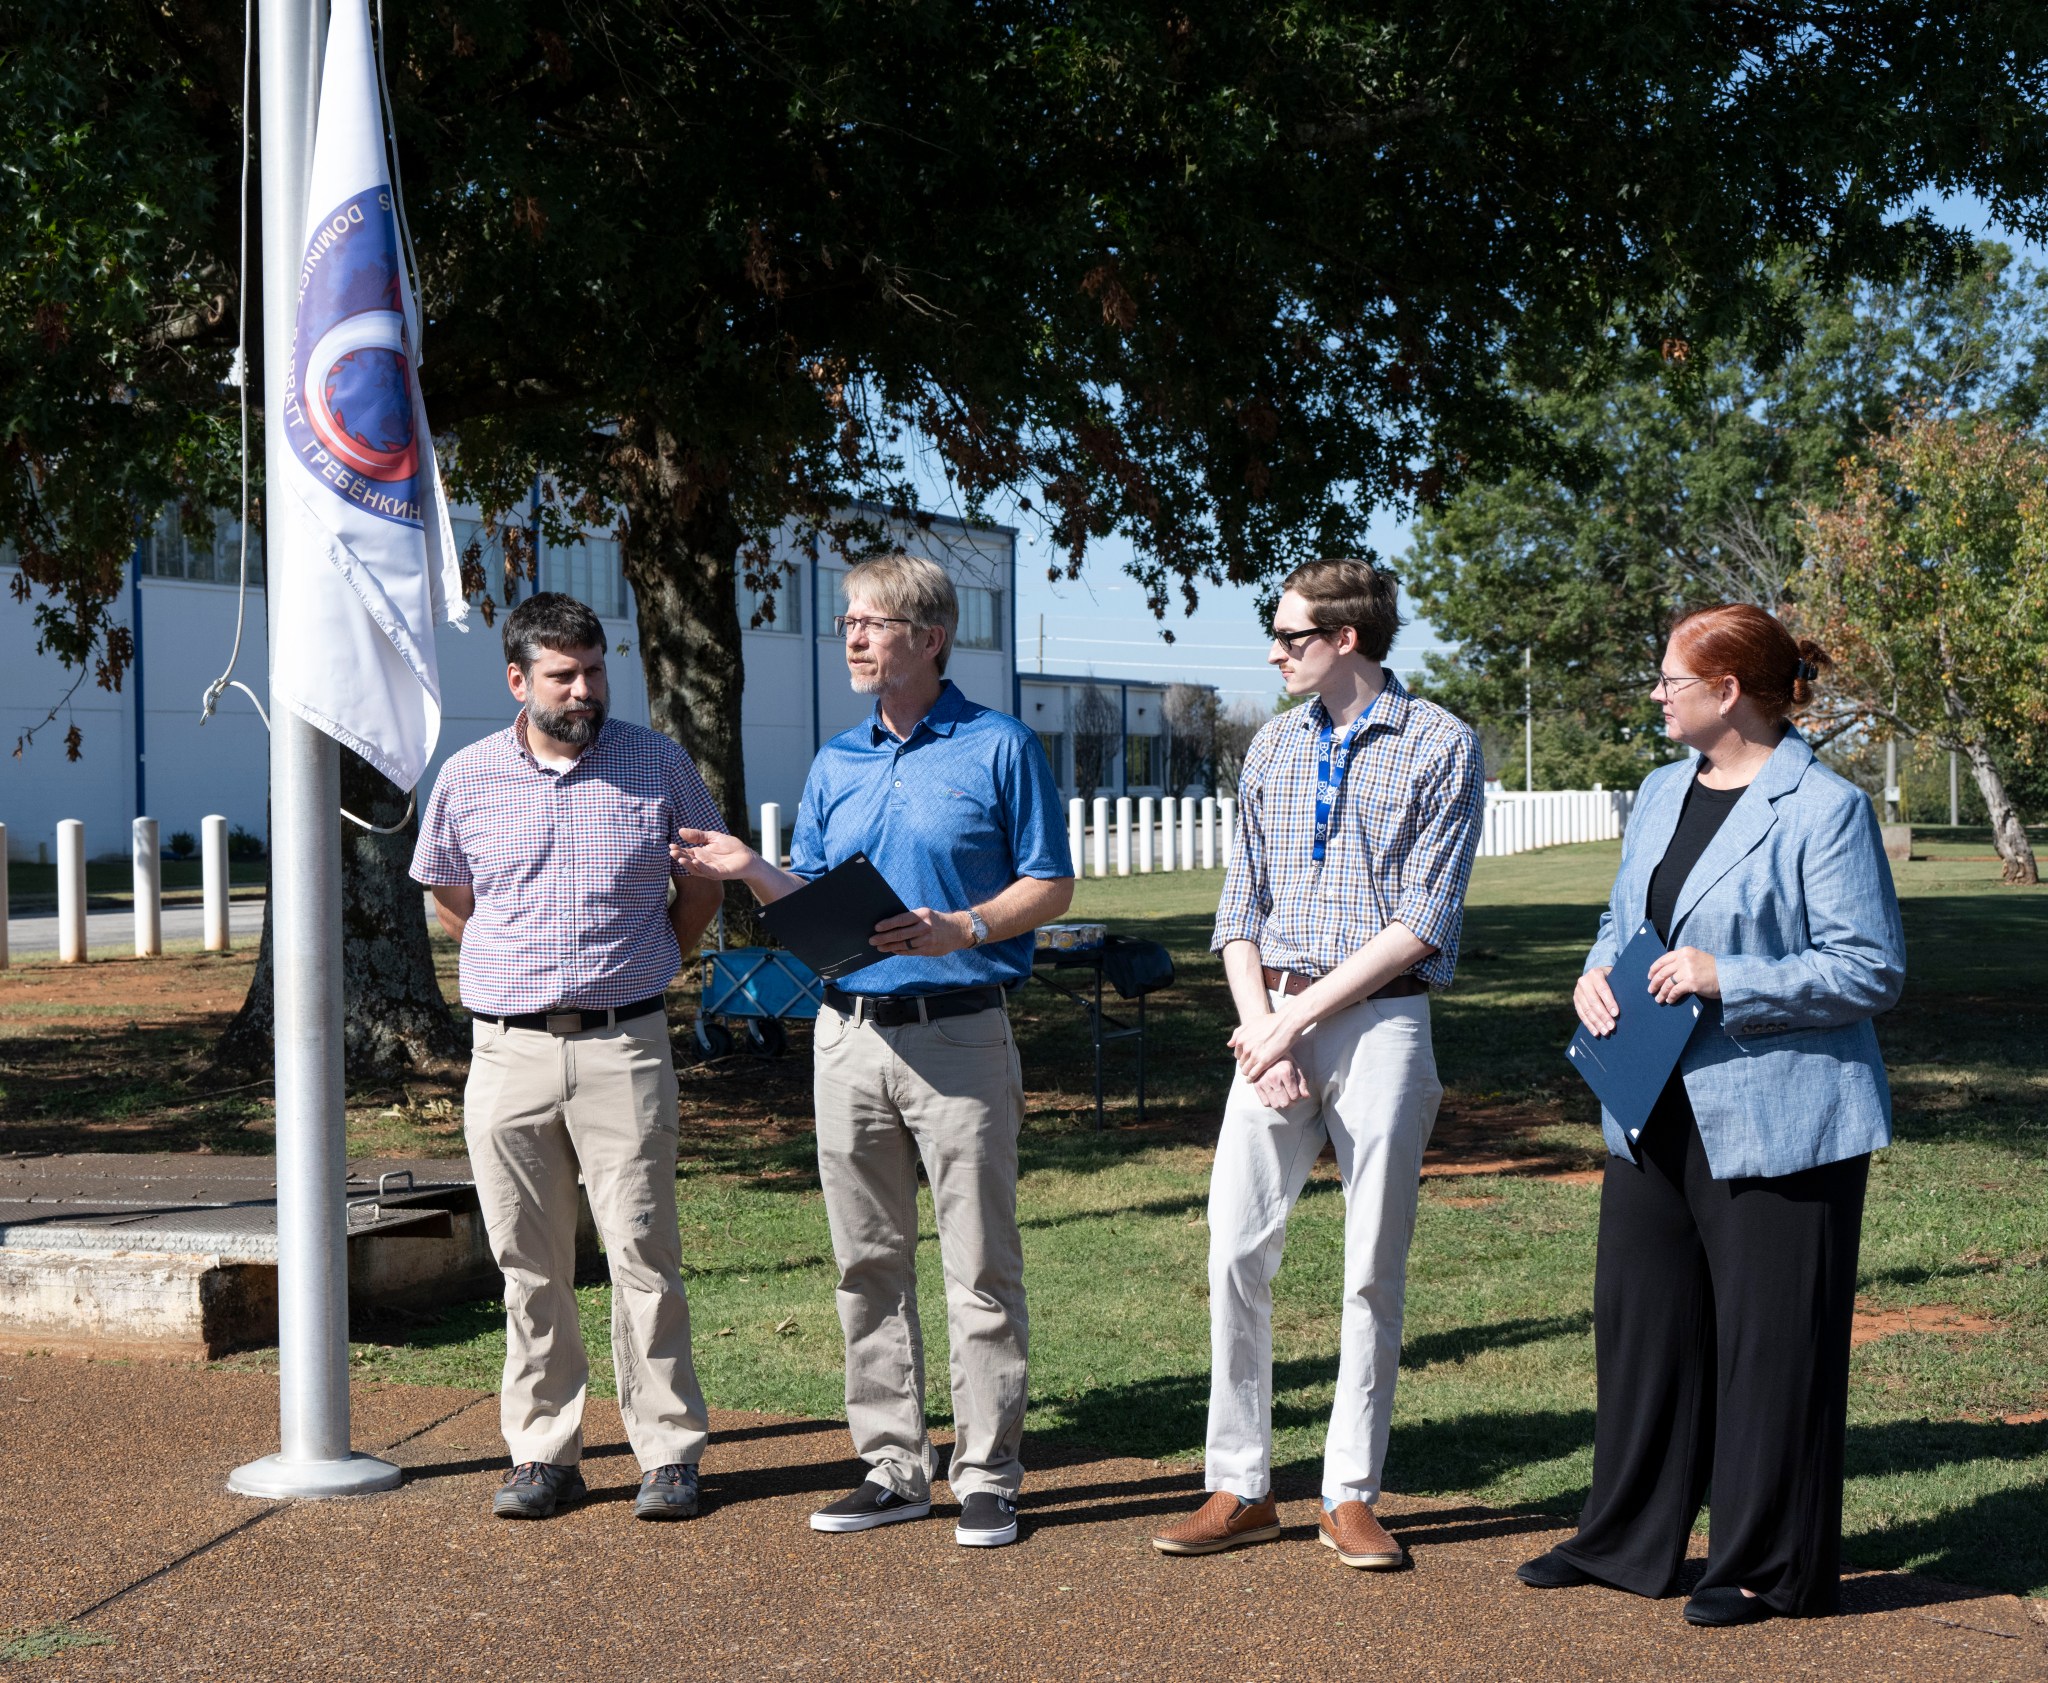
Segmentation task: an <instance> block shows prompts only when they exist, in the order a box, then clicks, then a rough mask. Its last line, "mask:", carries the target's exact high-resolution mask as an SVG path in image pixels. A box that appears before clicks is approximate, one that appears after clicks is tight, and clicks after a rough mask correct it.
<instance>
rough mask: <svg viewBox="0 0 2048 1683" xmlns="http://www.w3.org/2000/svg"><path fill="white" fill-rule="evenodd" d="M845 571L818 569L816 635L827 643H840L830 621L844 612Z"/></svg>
mask: <svg viewBox="0 0 2048 1683" xmlns="http://www.w3.org/2000/svg"><path fill="white" fill-rule="evenodd" d="M845 583H846V569H845V568H844V567H827V566H824V565H822V564H821V565H820V566H819V568H818V635H819V637H821V638H823V639H824V640H826V641H828V642H833V643H837V642H839V641H841V639H840V636H839V634H838V633H837V632H836V631H834V630H833V629H832V621H833V620H834V619H835V618H836V617H837V616H838V615H840V614H843V613H845V612H846V592H845V590H844V588H843V587H844V585H845Z"/></svg>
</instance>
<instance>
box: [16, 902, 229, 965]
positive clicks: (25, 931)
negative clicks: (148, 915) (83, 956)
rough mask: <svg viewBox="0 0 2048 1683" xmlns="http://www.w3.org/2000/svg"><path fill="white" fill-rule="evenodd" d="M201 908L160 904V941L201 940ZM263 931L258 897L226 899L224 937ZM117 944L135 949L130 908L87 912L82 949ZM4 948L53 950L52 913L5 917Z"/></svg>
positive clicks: (31, 952) (35, 952)
mask: <svg viewBox="0 0 2048 1683" xmlns="http://www.w3.org/2000/svg"><path fill="white" fill-rule="evenodd" d="M205 915H206V913H205V908H204V907H202V906H199V905H197V904H192V905H179V904H172V905H168V906H166V907H164V911H163V920H164V929H163V934H164V944H165V945H166V946H169V945H170V944H171V943H172V942H173V941H201V940H204V939H205V938H206V925H205V923H204V921H203V920H204V918H205ZM262 933H263V902H262V900H261V899H253V900H230V901H229V902H228V938H229V940H231V941H233V942H234V943H235V945H237V946H240V945H242V944H243V943H244V942H252V941H255V940H256V939H257V938H258V937H259V936H261V935H262ZM106 947H117V948H119V949H120V950H121V951H123V952H133V951H134V950H135V914H134V913H133V912H132V911H125V910H124V911H118V912H87V913H86V914H85V950H86V951H87V952H88V953H93V952H98V951H100V950H101V949H102V948H106ZM7 950H8V955H9V956H10V957H12V958H40V957H42V956H43V955H44V954H46V953H53V952H55V951H56V950H57V920H56V918H55V917H54V916H52V917H11V918H9V919H8V920H7Z"/></svg>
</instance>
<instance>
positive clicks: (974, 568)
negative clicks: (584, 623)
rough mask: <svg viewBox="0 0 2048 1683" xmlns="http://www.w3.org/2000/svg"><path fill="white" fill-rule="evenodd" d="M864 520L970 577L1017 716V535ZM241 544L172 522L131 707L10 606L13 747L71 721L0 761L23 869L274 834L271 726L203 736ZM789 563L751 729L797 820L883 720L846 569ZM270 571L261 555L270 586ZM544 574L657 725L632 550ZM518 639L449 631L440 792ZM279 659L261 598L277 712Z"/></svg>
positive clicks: (988, 683)
mask: <svg viewBox="0 0 2048 1683" xmlns="http://www.w3.org/2000/svg"><path fill="white" fill-rule="evenodd" d="M861 512H862V513H863V514H865V515H866V517H867V518H868V519H869V520H871V521H873V522H875V523H877V524H879V525H882V526H884V527H889V526H892V525H894V526H895V528H896V536H897V538H898V539H899V541H900V542H901V544H902V546H903V547H904V548H905V549H907V550H909V551H911V552H912V553H917V554H925V555H929V556H931V557H932V559H934V560H936V561H938V562H939V563H940V564H941V565H942V566H944V567H945V568H946V569H947V571H948V572H950V573H951V574H952V575H953V577H954V580H955V583H956V586H957V587H958V589H959V591H960V597H961V619H960V635H959V642H958V646H957V647H956V649H955V651H954V654H953V658H952V662H951V665H950V667H949V668H948V671H949V675H950V676H951V677H952V678H953V679H954V680H955V681H956V682H957V683H958V684H959V685H960V687H961V689H963V690H964V691H965V692H966V693H967V694H968V695H969V696H971V697H972V698H973V699H975V700H977V701H980V702H983V703H985V704H987V705H989V706H992V707H1000V708H1002V709H1003V710H1005V711H1006V712H1007V711H1014V710H1016V708H1017V706H1018V698H1017V686H1016V672H1015V661H1014V658H1013V654H1012V649H1013V635H1012V634H1013V631H1014V612H1015V603H1016V533H1015V532H1014V531H1012V530H1010V529H1009V528H1006V527H985V526H983V527H969V526H968V525H966V524H965V523H964V522H961V521H958V520H952V519H948V518H946V517H944V516H938V515H934V516H931V517H929V520H928V523H927V522H920V523H917V524H899V523H892V522H890V521H889V520H888V519H887V518H886V517H885V516H884V515H883V514H882V512H881V511H879V510H876V509H863V510H862V511H861ZM456 528H457V537H458V538H459V539H460V540H461V541H462V542H464V543H465V544H467V542H468V541H469V539H470V538H472V537H474V536H476V535H478V533H479V532H480V529H481V522H480V520H479V519H478V518H477V514H476V511H475V510H474V509H469V510H457V519H456ZM238 544H239V538H238V534H237V531H236V527H235V524H234V522H233V521H232V520H225V519H224V520H222V521H221V522H220V524H219V528H218V532H217V535H216V538H215V541H214V543H213V545H212V547H211V549H210V550H208V549H201V548H200V547H199V546H196V545H193V544H190V543H188V542H187V541H186V540H185V539H184V538H183V537H182V536H181V535H180V533H179V532H178V530H177V528H176V525H175V523H174V522H170V521H165V522H161V523H160V524H159V526H158V528H157V530H156V531H155V532H154V533H152V535H151V536H150V537H149V538H148V539H146V540H145V541H144V542H143V544H141V545H140V546H139V547H138V549H137V553H136V556H135V559H134V561H133V562H132V563H131V566H130V581H129V588H128V590H127V593H126V597H125V600H124V602H123V603H122V605H121V609H120V612H119V615H118V618H119V620H120V622H121V623H122V624H124V625H127V626H128V627H130V628H131V629H132V631H133V632H134V636H135V647H136V659H135V664H134V666H133V667H132V668H131V669H130V670H129V672H128V674H127V677H126V678H125V680H124V681H123V684H122V687H121V689H120V691H119V692H118V693H110V692H108V691H106V690H103V689H100V688H99V687H98V686H97V685H96V684H95V683H94V682H93V679H92V677H91V675H90V674H88V675H87V676H86V677H85V678H84V680H83V681H82V682H76V680H77V679H78V674H77V673H75V672H66V671H65V670H64V668H63V667H62V666H61V665H60V664H59V663H58V662H57V660H56V658H55V657H54V656H49V655H38V654H37V653H36V631H35V624H34V620H33V617H32V615H31V613H30V610H29V609H28V608H26V607H24V606H21V605H19V604H17V603H15V602H13V601H12V600H11V598H9V599H7V600H4V601H0V728H4V730H5V732H6V741H5V743H4V746H5V747H7V748H9V749H11V748H12V746H13V741H14V738H16V737H17V736H19V735H20V734H21V733H22V732H24V731H26V730H28V729H30V728H32V727H35V726H36V725H37V724H38V722H39V721H41V720H43V719H44V718H45V716H46V715H48V714H49V713H50V712H51V710H52V708H53V707H54V708H55V709H56V714H57V716H56V718H55V720H54V721H53V722H51V723H50V724H48V725H46V726H44V727H43V728H42V729H41V730H39V731H38V732H37V735H36V738H35V741H34V743H33V744H32V745H31V746H29V747H27V748H26V749H25V750H24V751H23V752H22V753H21V755H20V756H19V757H18V758H6V759H0V823H4V824H5V825H6V826H7V846H8V852H9V854H10V855H11V856H12V857H14V858H16V859H36V858H38V857H42V858H49V857H52V856H53V850H54V843H55V839H56V827H57V822H58V820H59V819H64V818H77V819H82V820H83V821H84V823H85V843H86V852H87V854H88V855H89V856H93V857H98V856H101V855H107V854H118V855H121V856H122V857H126V855H127V852H128V834H129V823H130V821H131V820H132V819H134V818H135V817H136V816H138V815H143V816H148V817H152V818H155V819H156V820H157V821H158V823H159V825H160V826H161V834H162V836H163V839H164V841H165V843H166V844H168V843H169V841H170V838H171V837H172V836H173V835H174V834H176V833H177V832H179V831H181V830H182V831H188V832H190V833H191V834H193V835H194V836H196V835H197V834H198V833H199V821H200V819H201V818H202V817H203V816H204V815H205V814H207V813H210V812H218V813H222V814H224V815H225V816H226V817H227V819H228V821H229V823H230V824H232V825H238V826H240V827H242V828H244V829H247V830H249V831H251V832H253V833H255V834H257V835H265V834H267V832H268V828H269V824H268V814H267V810H266V804H267V799H268V788H269V749H268V744H267V741H266V739H265V733H264V727H263V724H262V722H261V720H260V719H259V718H258V717H257V714H256V710H255V708H254V707H253V706H252V705H251V704H250V702H249V700H248V698H247V697H246V696H243V695H241V694H240V693H238V692H236V691H233V690H230V691H229V692H228V693H227V695H226V696H225V698H224V699H223V700H222V702H221V705H220V708H219V710H218V711H217V712H216V713H215V715H214V717H213V719H212V720H211V721H210V722H209V723H208V724H207V725H206V726H205V728H204V729H202V728H201V727H200V723H199V704H200V696H201V694H202V692H203V691H204V690H205V688H206V686H207V685H208V684H209V683H211V682H212V681H213V679H214V678H215V677H216V676H217V675H218V674H219V672H220V670H221V668H222V667H223V666H224V665H226V663H227V658H228V651H229V649H230V647H231V646H232V644H233V642H234V636H235V596H236V590H235V578H236V571H237V567H236V556H237V551H238ZM774 554H775V556H776V558H777V559H778V560H781V561H783V562H784V563H786V564H788V565H789V566H791V567H792V568H793V571H791V572H790V574H789V575H788V576H787V577H786V579H785V581H784V583H783V587H782V589H781V591H780V593H779V595H778V596H777V598H776V601H775V608H774V613H773V615H772V618H765V617H764V623H762V624H761V625H760V626H759V627H756V628H751V629H743V630H742V632H741V637H740V652H741V657H742V659H743V660H744V661H745V663H746V691H745V696H744V700H743V703H742V712H741V726H742V731H743V735H744V745H745V753H746V767H747V797H748V800H749V802H750V803H752V804H753V805H754V807H755V809H756V811H757V812H758V809H759V804H760V803H761V802H762V801H771V800H772V801H779V802H781V803H782V807H783V810H784V812H785V814H787V815H791V816H793V815H794V813H795V810H796V804H797V798H798V796H799V794H800V793H801V791H802V789H803V780H804V773H805V771H806V770H807V769H808V768H809V766H810V763H811V758H812V756H813V755H814V754H815V753H816V752H817V749H818V747H819V745H820V744H822V743H823V742H824V741H825V740H826V738H828V737H830V736H832V735H834V734H836V733H837V732H839V731H841V730H844V729H845V728H846V727H847V726H848V725H850V724H853V723H854V722H855V721H856V720H858V719H859V718H861V717H862V716H863V715H864V714H866V712H867V711H868V709H869V707H870V706H872V703H871V702H869V701H868V700H866V699H865V698H863V697H860V696H856V695H854V694H853V692H852V690H851V688H850V687H849V686H848V684H847V681H846V667H845V663H844V661H843V659H842V657H841V654H840V642H839V639H837V638H835V637H834V636H833V635H832V616H833V615H834V614H836V613H838V612H839V611H840V606H839V599H838V580H839V578H840V576H841V575H843V574H844V572H845V570H846V565H847V563H846V561H845V559H844V558H843V557H842V556H840V555H839V554H838V553H837V552H836V551H834V550H830V549H827V550H825V551H823V552H822V553H820V554H816V555H814V554H811V553H809V552H808V551H806V550H804V549H801V548H800V547H799V546H798V545H797V544H796V543H795V541H794V538H793V536H792V535H791V533H789V532H787V531H786V532H785V533H783V534H782V535H781V536H780V537H778V539H777V541H776V544H775V548H774ZM486 565H487V569H488V570H490V571H491V573H492V577H493V581H494V583H495V581H496V580H497V579H498V578H501V577H502V568H501V567H499V566H497V565H496V564H495V563H493V562H491V561H489V560H488V559H487V562H486ZM260 568H261V557H260V554H258V555H257V557H256V567H255V570H254V579H255V580H258V581H260V578H261V571H260ZM12 571H13V569H12V567H11V557H10V556H9V555H8V554H7V553H6V552H5V551H4V549H0V591H4V590H5V589H6V587H7V586H8V585H9V584H10V583H11V582H12V576H11V575H12ZM539 571H540V579H539V584H540V587H541V588H543V589H548V590H562V591H566V592H568V593H569V594H571V595H574V596H576V597H579V598H580V599H581V600H583V601H585V602H588V603H589V604H590V606H591V607H592V608H593V609H595V610H596V611H597V613H598V615H599V617H600V618H601V619H602V620H603V621H604V624H605V630H606V633H607V635H608V637H609V638H610V642H611V647H612V650H613V656H612V660H611V686H612V711H613V712H614V713H615V714H616V715H617V716H618V717H620V718H623V719H630V720H633V721H636V722H638V723H642V724H644V723H646V722H647V717H648V712H647V689H646V683H645V679H644V678H643V676H642V671H641V665H640V659H639V651H638V642H639V637H638V632H637V629H636V627H635V625H634V620H633V611H632V601H631V592H630V591H629V590H628V588H627V586H626V582H625V579H624V576H623V575H622V573H621V572H620V567H619V549H618V543H617V540H616V539H614V538H612V537H610V536H597V535H593V536H589V537H587V538H586V539H585V540H584V541H583V542H581V543H577V544H570V545H554V544H546V545H543V546H542V551H541V556H540V569H539ZM741 594H742V597H743V598H745V599H743V600H742V601H741V603H740V623H741V625H742V627H747V626H748V624H749V621H751V620H752V619H754V618H756V617H757V609H759V608H760V606H761V604H760V603H759V602H758V601H757V600H755V599H752V593H750V592H747V591H745V589H744V587H742V590H741ZM502 624H503V622H502V620H500V622H499V626H498V627H487V626H485V625H484V624H483V622H482V616H481V615H480V614H478V613H476V612H474V611H472V613H471V615H470V630H469V631H468V632H467V633H463V632H459V631H454V630H450V629H448V628H446V627H443V628H442V629H441V631H440V634H439V636H438V638H437V649H438V652H439V657H440V667H441V690H442V708H443V716H442V723H441V740H440V744H439V747H438V748H437V750H436V753H435V756H434V760H433V763H432V764H431V765H430V766H429V768H428V771H427V778H426V782H427V784H428V785H431V783H432V780H433V778H434V776H435V775H436V774H437V773H438V772H439V771H440V768H441V763H442V762H443V761H444V760H446V758H447V757H448V755H449V754H451V753H453V752H454V751H455V750H457V749H459V748H462V747H465V746H467V745H468V744H469V743H472V742H475V741H477V740H478V739H479V738H481V737H483V736H487V735H489V734H490V733H491V732H492V731H494V730H499V729H502V728H503V727H504V726H505V724H506V723H508V722H509V721H510V719H511V717H512V715H513V713H514V712H515V711H516V709H515V706H514V703H513V701H512V698H511V696H510V694H509V693H508V692H507V690H506V688H505V662H504V656H503V650H502V646H501V644H500V642H499V629H500V628H501V627H502ZM267 658H268V656H267V639H266V637H265V629H264V596H263V592H262V590H261V589H260V588H252V589H251V590H250V592H249V602H248V613H247V616H246V620H245V624H244V626H243V634H242V652H241V659H240V661H239V663H238V664H237V667H236V676H237V677H239V678H240V679H241V680H242V681H243V682H245V683H247V684H248V685H249V687H250V688H251V689H253V690H254V691H255V692H256V693H257V694H258V695H264V696H265V697H266V705H267V701H268V698H267V693H266V691H267V685H266V683H265V673H266V670H267V666H266V662H267ZM74 683H75V688H74ZM67 693H68V699H66V697H67ZM73 723H75V724H76V725H77V726H78V728H79V731H80V733H81V737H82V741H81V744H80V757H79V758H78V759H77V760H75V761H74V760H71V759H69V758H67V756H66V753H65V745H64V736H65V732H66V730H67V728H68V727H69V726H70V725H71V724H73ZM728 817H729V819H736V817H737V815H730V814H729V815H728ZM787 821H788V820H787V818H786V819H785V822H787Z"/></svg>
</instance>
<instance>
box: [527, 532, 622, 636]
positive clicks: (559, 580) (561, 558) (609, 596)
mask: <svg viewBox="0 0 2048 1683" xmlns="http://www.w3.org/2000/svg"><path fill="white" fill-rule="evenodd" d="M540 587H541V589H543V590H558V591H560V592H561V593H562V594H563V595H564V596H573V597H575V598H576V600H577V601H579V602H581V603H582V604H583V605H584V606H585V607H587V608H588V609H590V611H591V612H592V613H594V614H596V615H597V617H598V618H599V619H624V618H625V617H626V572H625V567H624V564H623V562H622V560H621V557H620V553H619V540H618V539H617V538H615V537H610V536H606V537H597V536H593V535H591V534H589V533H585V534H584V535H583V536H582V537H581V538H578V539H577V540H576V541H575V542H573V543H554V542H551V541H544V542H543V543H542V546H541V560H540Z"/></svg>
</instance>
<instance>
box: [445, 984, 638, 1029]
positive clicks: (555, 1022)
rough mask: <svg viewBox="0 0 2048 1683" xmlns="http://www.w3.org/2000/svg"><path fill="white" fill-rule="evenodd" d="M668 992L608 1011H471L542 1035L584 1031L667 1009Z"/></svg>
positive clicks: (485, 1019) (484, 1020)
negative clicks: (498, 1013) (494, 1013)
mask: <svg viewBox="0 0 2048 1683" xmlns="http://www.w3.org/2000/svg"><path fill="white" fill-rule="evenodd" d="M667 1003H668V996H667V995H666V994H659V993H657V994H650V995H649V996H648V997H647V998H645V999H636V1000H634V1001H633V1003H632V1004H631V1005H614V1006H613V1007H611V1008H610V1009H609V1010H606V1011H579V1010H576V1009H573V1008H571V1009H568V1010H562V1011H525V1012H520V1013H517V1014H515V1015H512V1016H507V1017H494V1016H492V1015H491V1013H490V1012H488V1011H472V1012H470V1015H471V1016H472V1017H474V1018H475V1019H476V1020H477V1021H478V1022H480V1023H496V1024H498V1025H499V1026H500V1027H502V1028H516V1029H534V1030H537V1031H538V1032H539V1033H541V1034H581V1033H582V1032H583V1031H584V1030H585V1029H596V1028H610V1027H612V1025H613V1024H615V1023H625V1022H630V1021H632V1019H633V1018H635V1017H644V1016H646V1015H647V1013H648V1012H650V1011H661V1010H664V1009H666V1007H667Z"/></svg>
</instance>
